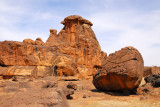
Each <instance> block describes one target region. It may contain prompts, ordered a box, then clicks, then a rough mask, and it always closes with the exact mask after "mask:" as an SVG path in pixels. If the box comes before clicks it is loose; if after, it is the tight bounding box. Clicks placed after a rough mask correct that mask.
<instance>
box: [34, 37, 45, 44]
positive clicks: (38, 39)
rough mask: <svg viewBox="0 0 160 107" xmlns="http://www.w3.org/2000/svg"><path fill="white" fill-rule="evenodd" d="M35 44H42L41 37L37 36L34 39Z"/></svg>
mask: <svg viewBox="0 0 160 107" xmlns="http://www.w3.org/2000/svg"><path fill="white" fill-rule="evenodd" d="M35 44H36V45H44V42H43V41H42V39H41V38H40V37H39V38H37V39H36V40H35Z"/></svg>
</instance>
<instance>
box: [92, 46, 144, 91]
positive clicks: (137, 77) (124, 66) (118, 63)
mask: <svg viewBox="0 0 160 107" xmlns="http://www.w3.org/2000/svg"><path fill="white" fill-rule="evenodd" d="M143 69H144V64H143V58H142V56H141V54H140V53H139V52H138V50H137V49H135V48H133V47H125V48H122V49H121V50H120V51H116V52H115V53H113V54H110V55H109V56H108V57H107V58H106V59H105V60H104V61H103V63H102V69H100V70H99V71H98V72H97V73H96V74H95V75H94V77H93V84H94V85H95V87H96V88H97V89H98V90H114V91H117V90H122V91H123V90H133V89H135V88H137V87H138V86H139V84H140V81H141V79H142V76H143Z"/></svg>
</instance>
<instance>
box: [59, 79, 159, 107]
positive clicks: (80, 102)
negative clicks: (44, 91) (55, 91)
mask: <svg viewBox="0 0 160 107" xmlns="http://www.w3.org/2000/svg"><path fill="white" fill-rule="evenodd" d="M68 82H70V81H59V84H60V85H64V84H66V83H68ZM72 82H73V83H75V84H77V90H75V93H74V94H73V95H72V97H73V99H69V100H68V102H69V104H70V106H71V107H160V96H149V95H145V96H144V95H124V94H123V93H118V92H99V91H97V90H96V89H95V87H94V86H93V84H92V80H80V81H72Z"/></svg>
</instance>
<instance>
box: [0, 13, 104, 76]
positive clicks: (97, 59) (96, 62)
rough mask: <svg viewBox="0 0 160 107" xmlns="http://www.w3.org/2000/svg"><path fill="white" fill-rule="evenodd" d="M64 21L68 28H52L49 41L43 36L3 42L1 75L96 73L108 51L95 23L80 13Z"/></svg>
mask: <svg viewBox="0 0 160 107" xmlns="http://www.w3.org/2000/svg"><path fill="white" fill-rule="evenodd" d="M61 23H62V24H63V25H64V28H63V29H62V30H61V31H60V32H59V33H58V34H57V30H55V29H50V36H49V38H48V40H47V41H46V43H44V42H43V41H42V39H41V38H37V39H36V40H35V41H34V40H31V39H24V40H23V42H15V41H4V42H0V66H1V68H2V69H3V70H0V75H2V76H3V75H6V76H9V75H15V74H16V75H18V74H21V75H23V74H24V75H26V74H27V75H33V74H34V75H36V76H37V75H39V76H45V75H51V74H52V75H53V74H56V75H60V76H62V75H63V76H74V75H77V74H78V75H80V76H79V77H82V75H83V77H84V76H88V75H93V74H95V72H96V71H97V70H98V69H99V68H100V67H101V62H102V60H103V59H104V58H105V57H106V53H104V52H103V51H102V50H101V48H100V45H99V43H98V41H97V39H96V36H95V34H94V32H93V30H92V28H91V26H92V23H91V22H90V21H88V20H86V19H84V18H82V17H81V16H77V15H73V16H68V17H66V18H65V19H64V21H62V22H61ZM17 68H22V69H24V71H23V72H22V71H19V70H18V69H17ZM45 70H46V72H44V71H45ZM24 72H27V73H24Z"/></svg>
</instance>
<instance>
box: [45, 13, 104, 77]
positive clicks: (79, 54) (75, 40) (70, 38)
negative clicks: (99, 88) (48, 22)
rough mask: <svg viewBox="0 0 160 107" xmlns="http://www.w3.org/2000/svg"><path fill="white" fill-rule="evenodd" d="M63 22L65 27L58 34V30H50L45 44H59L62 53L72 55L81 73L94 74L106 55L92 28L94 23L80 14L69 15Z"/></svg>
mask: <svg viewBox="0 0 160 107" xmlns="http://www.w3.org/2000/svg"><path fill="white" fill-rule="evenodd" d="M61 23H62V24H63V25H64V28H63V29H62V30H61V31H60V32H59V34H58V35H57V34H56V30H50V36H49V38H48V40H47V41H46V43H45V45H46V46H49V47H52V46H57V47H59V49H60V53H62V54H67V55H69V56H71V57H72V58H73V59H74V60H75V62H77V65H76V67H77V69H78V72H79V73H80V74H82V75H93V74H94V73H95V72H96V71H97V69H98V68H100V66H101V61H102V59H103V58H104V57H106V53H104V52H103V51H102V50H101V48H100V45H99V43H98V41H97V39H96V36H95V34H94V32H93V30H92V28H91V26H92V25H93V24H92V23H91V22H90V21H88V20H86V19H84V18H82V17H81V16H78V15H72V16H68V17H66V18H65V19H64V21H62V22H61Z"/></svg>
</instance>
